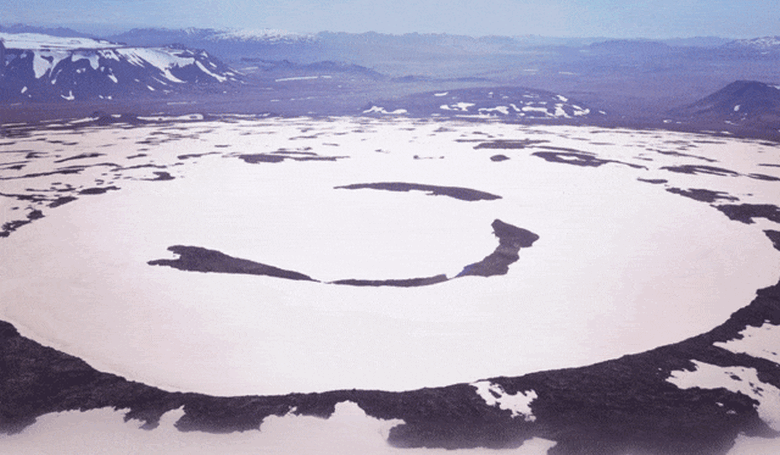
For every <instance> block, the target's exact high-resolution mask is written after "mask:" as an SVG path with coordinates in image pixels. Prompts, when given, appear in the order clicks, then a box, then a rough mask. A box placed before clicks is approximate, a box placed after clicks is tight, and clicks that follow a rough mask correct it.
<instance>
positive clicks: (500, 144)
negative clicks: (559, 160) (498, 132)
mask: <svg viewBox="0 0 780 455" xmlns="http://www.w3.org/2000/svg"><path fill="white" fill-rule="evenodd" d="M545 142H550V141H548V140H545V139H541V140H540V139H496V140H493V141H486V142H480V143H479V144H477V145H475V146H474V149H475V150H479V149H503V150H518V149H524V148H526V147H530V146H532V145H536V144H543V143H545Z"/></svg>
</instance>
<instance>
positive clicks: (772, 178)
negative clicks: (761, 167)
mask: <svg viewBox="0 0 780 455" xmlns="http://www.w3.org/2000/svg"><path fill="white" fill-rule="evenodd" d="M748 177H750V178H751V179H756V180H764V181H767V182H780V178H777V177H775V176H772V175H766V174H748Z"/></svg>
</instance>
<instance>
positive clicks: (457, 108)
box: [439, 101, 475, 112]
mask: <svg viewBox="0 0 780 455" xmlns="http://www.w3.org/2000/svg"><path fill="white" fill-rule="evenodd" d="M474 105H475V104H474V103H464V102H462V101H461V102H460V103H457V104H453V105H452V106H449V105H447V104H442V105H441V106H439V108H440V109H441V110H444V111H463V112H468V110H469V108H470V107H471V106H474Z"/></svg>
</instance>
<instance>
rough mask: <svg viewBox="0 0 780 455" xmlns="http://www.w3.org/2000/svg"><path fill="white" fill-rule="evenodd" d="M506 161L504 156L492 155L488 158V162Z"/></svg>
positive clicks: (506, 158) (506, 157)
mask: <svg viewBox="0 0 780 455" xmlns="http://www.w3.org/2000/svg"><path fill="white" fill-rule="evenodd" d="M508 159H509V157H508V156H506V155H493V156H491V157H490V161H495V162H501V161H506V160H508Z"/></svg>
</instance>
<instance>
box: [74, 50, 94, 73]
mask: <svg viewBox="0 0 780 455" xmlns="http://www.w3.org/2000/svg"><path fill="white" fill-rule="evenodd" d="M70 60H71V61H72V62H78V61H79V60H88V61H89V66H91V67H92V69H93V70H97V69H98V68H99V67H100V56H99V55H98V54H97V52H90V53H88V54H87V53H78V52H77V53H74V54H73V55H72V56H71V58H70Z"/></svg>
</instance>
